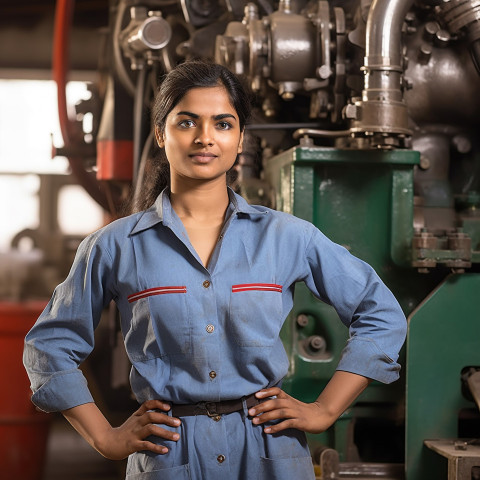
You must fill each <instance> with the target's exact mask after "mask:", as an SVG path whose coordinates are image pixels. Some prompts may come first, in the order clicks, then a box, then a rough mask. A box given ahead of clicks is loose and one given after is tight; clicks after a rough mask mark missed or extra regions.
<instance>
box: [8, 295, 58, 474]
mask: <svg viewBox="0 0 480 480" xmlns="http://www.w3.org/2000/svg"><path fill="white" fill-rule="evenodd" d="M45 305H46V302H45V301H42V302H40V301H35V302H33V301H29V302H18V303H17V302H0V385H2V394H1V395H0V465H1V467H0V468H1V470H2V475H1V476H2V478H9V479H10V478H11V479H15V480H41V478H42V474H43V468H44V464H45V454H46V448H47V439H48V429H49V425H50V415H48V414H45V413H41V412H38V411H37V410H36V409H35V407H34V405H33V404H32V403H31V401H30V397H31V395H32V392H31V391H30V382H29V380H28V376H27V374H26V372H25V369H24V367H23V362H22V355H23V341H24V338H25V335H26V334H27V332H28V331H29V330H30V328H31V327H32V326H33V324H34V323H35V321H36V319H37V318H38V316H39V315H40V313H41V312H42V310H43V309H44V307H45Z"/></svg>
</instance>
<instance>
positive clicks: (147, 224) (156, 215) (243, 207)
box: [130, 187, 267, 235]
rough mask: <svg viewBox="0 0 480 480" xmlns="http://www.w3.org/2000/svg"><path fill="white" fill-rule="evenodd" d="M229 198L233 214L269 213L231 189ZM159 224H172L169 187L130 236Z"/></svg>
mask: <svg viewBox="0 0 480 480" xmlns="http://www.w3.org/2000/svg"><path fill="white" fill-rule="evenodd" d="M228 197H229V199H230V208H232V207H233V213H236V214H245V215H263V214H265V213H267V209H266V208H264V207H260V206H253V205H250V204H249V203H248V202H247V201H246V200H245V199H244V198H243V197H241V196H240V195H238V194H236V193H235V192H234V191H233V190H232V189H231V188H230V187H228ZM157 223H163V224H164V225H165V226H169V225H170V224H171V223H172V204H171V203H170V195H169V189H168V187H166V188H165V189H164V190H163V191H162V192H161V193H160V195H159V196H158V197H157V199H156V200H155V203H154V204H153V205H152V206H151V207H150V208H148V209H147V210H145V211H144V212H143V213H142V214H141V216H140V218H139V219H138V222H137V223H136V224H135V226H134V227H133V229H132V231H131V232H130V234H131V235H134V234H135V233H138V232H142V231H143V230H147V229H149V228H152V227H153V226H155V225H157Z"/></svg>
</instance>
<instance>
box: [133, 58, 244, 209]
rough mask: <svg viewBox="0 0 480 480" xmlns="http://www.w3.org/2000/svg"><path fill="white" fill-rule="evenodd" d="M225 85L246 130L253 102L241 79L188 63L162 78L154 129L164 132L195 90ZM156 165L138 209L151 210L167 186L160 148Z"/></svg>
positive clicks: (217, 67) (212, 67)
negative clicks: (186, 96) (170, 116)
mask: <svg viewBox="0 0 480 480" xmlns="http://www.w3.org/2000/svg"><path fill="white" fill-rule="evenodd" d="M216 86H223V87H225V90H226V91H227V93H228V96H229V98H230V101H231V103H232V106H233V107H234V108H235V111H236V112H237V115H238V119H239V124H240V130H243V129H244V128H245V124H246V123H247V121H248V119H249V117H250V111H251V103H250V97H249V94H248V93H247V89H246V88H245V87H244V86H243V84H242V82H241V81H240V79H239V78H238V77H237V76H236V75H235V74H234V73H232V72H231V71H230V70H229V69H228V68H226V67H224V66H222V65H218V64H216V63H209V62H203V61H198V60H195V61H188V62H185V63H182V64H180V65H178V66H177V67H175V68H174V69H173V70H172V71H171V72H169V73H168V74H167V75H166V76H165V77H164V79H163V82H162V84H161V85H160V88H159V89H158V92H157V94H156V96H155V101H154V105H153V109H152V123H153V127H158V128H159V129H160V132H161V133H163V132H164V129H165V122H166V119H167V116H168V114H169V113H170V112H171V111H172V110H173V109H174V108H175V106H176V105H177V104H178V103H179V102H180V101H181V100H182V98H183V97H184V96H185V95H186V94H187V92H188V91H189V90H191V89H192V88H207V87H216ZM155 157H156V158H155V160H154V162H155V163H154V164H153V165H151V168H149V169H148V170H150V171H148V170H147V172H148V173H147V176H149V177H150V178H147V179H146V182H145V183H146V184H145V185H144V186H142V191H141V192H138V193H139V195H138V196H137V200H136V202H135V203H136V205H135V206H134V209H135V210H137V211H138V210H142V209H145V208H148V207H150V206H151V205H152V204H153V203H154V202H155V199H156V198H157V196H158V195H159V193H160V192H161V191H162V190H163V189H164V188H165V187H166V186H167V185H168V183H169V180H170V178H169V177H170V169H169V164H168V161H167V159H166V157H165V153H164V151H163V150H160V151H159V149H158V147H157V155H155Z"/></svg>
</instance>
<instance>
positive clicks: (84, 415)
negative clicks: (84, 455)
mask: <svg viewBox="0 0 480 480" xmlns="http://www.w3.org/2000/svg"><path fill="white" fill-rule="evenodd" d="M169 410H170V405H169V404H167V403H165V402H162V401H161V400H147V401H146V402H144V403H143V404H142V405H141V407H140V408H139V409H138V410H137V411H136V412H135V413H133V414H132V415H131V416H130V417H129V418H128V419H127V420H126V421H125V422H124V423H123V424H122V425H121V426H120V427H116V428H114V427H112V426H111V425H110V424H109V423H108V421H107V420H106V419H105V417H104V416H103V414H102V413H101V412H100V410H99V409H98V407H97V406H96V405H95V404H94V403H86V404H83V405H79V406H78V407H74V408H71V409H69V410H65V411H63V412H62V413H63V415H64V416H65V418H66V419H67V420H68V421H69V422H70V423H71V424H72V425H73V427H74V428H75V429H76V430H77V431H78V432H79V433H80V434H81V435H82V436H83V438H85V440H86V441H87V442H88V443H89V444H90V445H91V446H92V447H93V448H95V449H96V450H97V451H98V452H99V453H101V454H102V455H103V456H104V457H106V458H108V459H110V460H122V459H124V458H126V457H128V455H130V454H131V453H134V452H139V451H141V450H148V451H150V452H154V453H158V454H160V455H164V454H166V453H168V448H167V447H165V446H163V445H157V444H155V443H153V442H151V441H148V440H146V438H148V437H149V436H151V435H155V436H157V437H159V438H163V439H165V440H172V441H174V442H176V441H177V440H178V439H179V438H180V435H179V434H178V433H177V432H172V431H171V430H168V429H165V428H162V427H160V426H159V425H166V426H169V427H178V426H179V425H180V423H181V422H180V420H179V419H178V418H174V417H171V416H169V415H167V414H166V413H163V412H168V411H169Z"/></svg>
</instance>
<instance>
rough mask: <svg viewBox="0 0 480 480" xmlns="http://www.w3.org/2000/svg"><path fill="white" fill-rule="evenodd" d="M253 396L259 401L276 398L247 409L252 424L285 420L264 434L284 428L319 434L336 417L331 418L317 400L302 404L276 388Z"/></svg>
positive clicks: (270, 427) (272, 426) (268, 427)
mask: <svg viewBox="0 0 480 480" xmlns="http://www.w3.org/2000/svg"><path fill="white" fill-rule="evenodd" d="M255 396H256V397H257V398H259V399H263V398H267V397H274V396H275V397H276V398H271V399H269V400H266V401H264V402H262V403H260V404H259V405H256V406H255V407H253V408H250V409H249V411H248V413H249V415H250V416H252V417H254V418H253V419H252V422H253V423H254V424H255V425H261V424H263V423H266V422H270V421H272V420H281V419H285V420H284V421H283V422H280V423H278V424H276V425H268V426H267V427H265V428H264V431H265V433H277V432H280V431H282V430H285V429H286V428H296V429H297V430H302V431H304V432H309V433H321V432H323V431H325V430H326V429H327V428H328V427H330V426H331V425H332V424H333V423H334V422H335V420H336V417H335V416H332V415H331V414H330V413H329V412H328V411H327V409H326V408H324V407H323V406H322V404H321V403H320V402H319V401H318V400H317V401H316V402H313V403H304V402H301V401H300V400H297V399H295V398H293V397H291V396H290V395H288V394H287V393H285V392H284V391H283V390H281V389H280V388H278V387H272V388H267V389H264V390H260V391H259V392H257V393H256V394H255Z"/></svg>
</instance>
